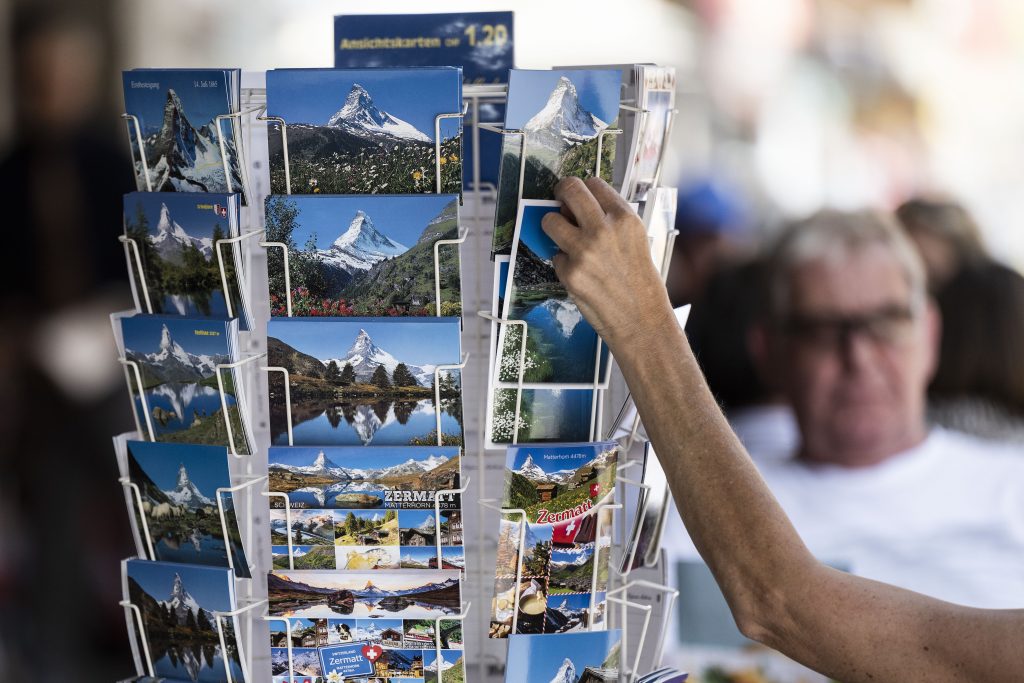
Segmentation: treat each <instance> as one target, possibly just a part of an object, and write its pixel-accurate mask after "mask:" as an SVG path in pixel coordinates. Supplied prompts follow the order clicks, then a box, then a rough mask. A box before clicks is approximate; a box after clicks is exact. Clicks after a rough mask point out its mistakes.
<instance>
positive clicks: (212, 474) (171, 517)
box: [118, 440, 249, 578]
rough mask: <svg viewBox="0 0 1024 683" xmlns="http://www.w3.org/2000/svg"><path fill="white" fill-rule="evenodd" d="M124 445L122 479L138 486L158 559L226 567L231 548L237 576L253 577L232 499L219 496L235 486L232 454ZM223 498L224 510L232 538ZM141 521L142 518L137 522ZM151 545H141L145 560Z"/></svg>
mask: <svg viewBox="0 0 1024 683" xmlns="http://www.w3.org/2000/svg"><path fill="white" fill-rule="evenodd" d="M125 446H126V448H125V453H124V460H123V461H121V460H120V458H119V463H118V464H119V466H120V471H121V476H122V477H128V479H129V480H130V481H131V482H132V483H134V484H135V485H136V486H138V487H139V493H140V496H141V498H142V515H143V516H144V517H145V523H146V526H148V528H149V537H150V540H151V541H152V543H153V552H154V554H155V557H154V558H153V559H155V560H161V561H164V562H180V563H183V564H205V565H213V566H217V567H227V566H228V547H227V546H228V543H230V550H231V564H232V565H233V566H234V568H235V573H236V574H237V575H238V576H241V577H243V578H249V567H248V563H247V561H246V557H245V552H244V550H243V548H242V539H241V535H240V533H239V530H238V521H237V519H236V517H235V511H234V505H233V501H232V495H231V494H229V493H228V494H225V493H220V494H218V492H217V490H218V489H222V488H223V489H226V488H230V487H231V475H230V474H229V472H228V452H227V449H226V448H224V447H223V446H198V445H191V444H176V443H153V442H147V441H135V440H129V441H127V442H126V444H125ZM218 496H219V497H220V499H221V506H222V507H223V508H224V518H225V524H226V526H227V539H225V534H224V526H222V525H221V521H220V513H219V507H218V505H217V498H218ZM133 503H134V504H133V506H132V510H133V511H134V512H133V515H136V516H137V515H138V514H139V511H138V510H137V505H138V503H135V502H134V501H133ZM141 521H142V520H141V519H137V523H138V522H141ZM140 540H142V539H140ZM147 545H148V544H147ZM147 545H144V544H141V543H140V544H139V545H138V550H139V554H140V555H141V556H145V555H146V554H147V553H146V550H147Z"/></svg>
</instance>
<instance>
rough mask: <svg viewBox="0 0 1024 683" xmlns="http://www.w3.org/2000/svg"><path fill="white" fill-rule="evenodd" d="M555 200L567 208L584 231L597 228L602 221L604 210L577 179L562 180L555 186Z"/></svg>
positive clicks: (571, 177)
mask: <svg viewBox="0 0 1024 683" xmlns="http://www.w3.org/2000/svg"><path fill="white" fill-rule="evenodd" d="M555 199H558V200H561V202H562V203H563V204H565V206H567V207H569V210H570V211H572V215H573V216H575V217H576V222H577V224H578V225H579V226H580V227H581V228H583V229H584V230H586V229H587V228H589V227H593V226H597V225H599V224H600V221H603V220H604V209H602V208H601V204H600V203H598V201H597V199H595V198H594V195H593V193H591V191H590V190H589V189H588V188H587V186H586V185H585V184H584V183H583V181H582V180H580V179H579V178H576V177H573V176H570V177H568V178H562V180H560V181H559V182H558V184H557V185H555Z"/></svg>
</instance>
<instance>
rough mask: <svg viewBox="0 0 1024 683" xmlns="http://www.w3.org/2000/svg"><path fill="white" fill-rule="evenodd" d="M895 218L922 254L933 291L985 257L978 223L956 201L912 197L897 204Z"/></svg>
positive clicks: (929, 284) (930, 288)
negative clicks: (965, 267)
mask: <svg viewBox="0 0 1024 683" xmlns="http://www.w3.org/2000/svg"><path fill="white" fill-rule="evenodd" d="M896 219H897V220H898V221H899V224H900V226H901V227H902V228H903V230H904V231H906V233H907V236H909V237H910V239H911V240H913V242H914V245H915V246H916V247H917V250H918V252H919V253H920V254H921V258H922V260H923V261H924V267H925V271H926V273H927V275H928V288H929V291H931V292H933V293H934V292H937V291H939V289H941V288H942V287H943V285H945V283H946V282H947V281H948V280H949V279H950V278H952V277H953V276H954V275H956V273H957V272H958V271H959V270H960V269H961V268H962V267H964V266H968V265H971V264H974V263H978V262H979V261H981V260H982V259H984V258H985V247H984V246H983V245H982V242H981V232H980V230H978V225H977V223H975V222H974V218H972V217H971V215H970V214H969V213H968V212H967V209H965V208H964V207H963V206H961V205H960V204H957V203H956V202H954V201H950V200H947V199H929V198H923V197H916V198H914V199H909V200H907V201H906V202H904V203H903V204H901V205H900V206H899V207H897V209H896Z"/></svg>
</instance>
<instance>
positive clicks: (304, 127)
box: [267, 68, 462, 195]
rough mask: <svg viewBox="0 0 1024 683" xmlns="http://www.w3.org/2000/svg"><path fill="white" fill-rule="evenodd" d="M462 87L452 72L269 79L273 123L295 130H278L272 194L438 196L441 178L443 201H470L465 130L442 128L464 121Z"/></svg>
mask: <svg viewBox="0 0 1024 683" xmlns="http://www.w3.org/2000/svg"><path fill="white" fill-rule="evenodd" d="M459 78H460V77H459V71H458V70H457V69H450V68H438V69H379V70H374V71H359V70H343V69H330V70H326V69H276V70H273V71H270V72H268V74H267V108H268V114H270V115H271V116H273V117H277V118H280V119H282V120H283V121H284V122H285V123H284V125H282V124H281V122H280V121H271V123H270V125H269V126H268V144H269V151H270V187H271V191H272V192H273V193H275V194H286V193H293V194H389V195H392V194H423V193H433V192H438V189H437V188H438V185H437V183H438V168H440V176H441V177H440V192H439V193H456V194H457V193H459V192H461V190H462V126H461V121H460V120H459V119H458V118H455V117H452V118H441V119H438V118H437V117H438V116H439V115H442V114H449V115H450V114H457V113H458V112H460V111H461V108H462V96H461V93H460V80H459ZM339 107H340V108H339ZM286 157H287V158H286ZM286 166H287V168H286ZM289 181H290V184H289Z"/></svg>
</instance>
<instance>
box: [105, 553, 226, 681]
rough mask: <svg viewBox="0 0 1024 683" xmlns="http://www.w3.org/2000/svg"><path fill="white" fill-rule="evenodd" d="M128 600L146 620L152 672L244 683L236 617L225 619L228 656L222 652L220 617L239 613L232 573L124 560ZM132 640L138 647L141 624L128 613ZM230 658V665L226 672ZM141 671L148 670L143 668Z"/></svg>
mask: <svg viewBox="0 0 1024 683" xmlns="http://www.w3.org/2000/svg"><path fill="white" fill-rule="evenodd" d="M122 578H123V585H122V591H123V594H124V599H125V600H129V601H130V602H131V604H133V605H135V606H136V607H137V608H138V609H139V612H140V613H141V617H142V628H143V629H144V630H145V642H146V646H147V650H148V654H149V659H150V661H151V662H152V664H153V673H154V674H155V675H156V676H157V677H159V678H167V679H173V680H178V681H199V682H201V683H220V682H221V681H226V680H227V673H226V671H225V668H229V669H230V671H231V678H232V680H235V681H239V683H243V682H244V680H245V679H244V677H243V675H242V666H241V662H240V660H239V651H238V646H237V641H236V639H235V634H236V633H237V624H236V623H235V618H234V617H221V630H222V631H223V635H224V643H225V645H226V647H227V652H225V651H224V650H223V649H222V648H221V639H220V635H219V634H218V629H217V613H227V612H231V611H232V610H234V609H235V594H234V579H233V577H232V576H231V572H230V570H228V569H221V568H217V567H202V566H196V565H189V564H175V563H170V562H150V561H148V560H125V561H124V563H123V567H122ZM126 614H127V619H128V623H129V628H128V633H129V637H130V638H132V640H133V641H135V642H134V644H133V648H132V649H133V651H135V652H137V653H142V652H143V649H142V648H140V647H138V641H137V629H138V628H139V627H138V624H137V622H136V621H135V619H134V615H133V613H132V612H126ZM225 659H226V660H227V666H226V667H225ZM136 668H137V669H138V670H139V671H140V672H141V671H145V669H144V668H143V663H142V662H141V661H136Z"/></svg>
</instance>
